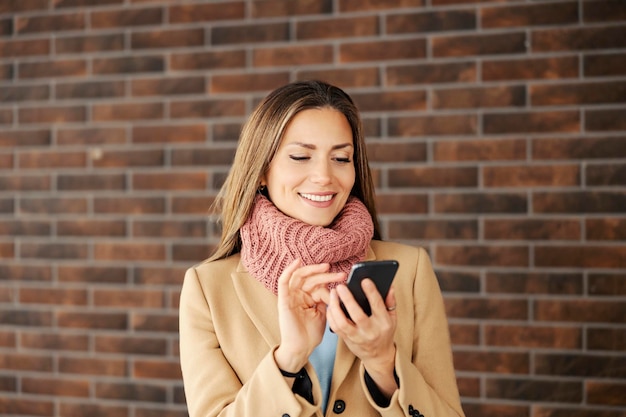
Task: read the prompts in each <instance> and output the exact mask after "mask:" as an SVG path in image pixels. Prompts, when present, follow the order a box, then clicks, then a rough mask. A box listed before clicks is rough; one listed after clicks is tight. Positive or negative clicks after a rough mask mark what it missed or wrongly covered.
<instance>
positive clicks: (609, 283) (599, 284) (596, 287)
mask: <svg viewBox="0 0 626 417" xmlns="http://www.w3.org/2000/svg"><path fill="white" fill-rule="evenodd" d="M588 292H589V294H591V295H605V296H612V297H619V296H621V295H626V280H625V279H624V276H622V275H620V274H619V273H617V274H608V273H607V274H602V273H597V274H592V275H591V276H590V277H589V290H588Z"/></svg>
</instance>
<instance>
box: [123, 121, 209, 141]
mask: <svg viewBox="0 0 626 417" xmlns="http://www.w3.org/2000/svg"><path fill="white" fill-rule="evenodd" d="M206 140H207V127H206V125H204V124H195V125H168V126H162V125H156V126H154V125H149V126H141V125H136V126H134V127H133V129H132V141H133V143H179V142H180V143H184V142H205V141H206Z"/></svg>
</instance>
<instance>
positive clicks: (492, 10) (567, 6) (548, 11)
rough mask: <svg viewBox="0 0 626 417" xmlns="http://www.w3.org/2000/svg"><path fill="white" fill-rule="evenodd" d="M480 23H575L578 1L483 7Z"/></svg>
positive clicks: (520, 24) (488, 26)
mask: <svg viewBox="0 0 626 417" xmlns="http://www.w3.org/2000/svg"><path fill="white" fill-rule="evenodd" d="M480 23H481V26H482V27H483V28H502V27H519V26H546V25H568V24H576V23H578V2H575V1H570V2H565V3H563V2H561V3H553V4H549V3H548V4H531V5H520V6H508V7H484V8H482V9H481V10H480Z"/></svg>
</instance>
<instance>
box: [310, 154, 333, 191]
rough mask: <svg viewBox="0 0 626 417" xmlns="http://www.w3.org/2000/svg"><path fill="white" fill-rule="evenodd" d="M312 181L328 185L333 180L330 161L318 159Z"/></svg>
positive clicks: (313, 170) (311, 176)
mask: <svg viewBox="0 0 626 417" xmlns="http://www.w3.org/2000/svg"><path fill="white" fill-rule="evenodd" d="M310 179H311V182H313V183H315V184H321V185H326V184H329V183H330V182H331V181H332V167H331V166H330V162H329V161H325V160H322V161H317V162H316V163H315V164H314V165H313V169H312V170H311V174H310Z"/></svg>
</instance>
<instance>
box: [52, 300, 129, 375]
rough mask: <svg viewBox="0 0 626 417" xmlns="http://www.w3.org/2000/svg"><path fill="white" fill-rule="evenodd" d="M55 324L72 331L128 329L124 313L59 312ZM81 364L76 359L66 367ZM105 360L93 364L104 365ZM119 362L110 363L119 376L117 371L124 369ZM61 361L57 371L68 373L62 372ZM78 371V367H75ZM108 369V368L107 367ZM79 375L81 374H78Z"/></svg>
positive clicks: (69, 361)
mask: <svg viewBox="0 0 626 417" xmlns="http://www.w3.org/2000/svg"><path fill="white" fill-rule="evenodd" d="M56 322H57V325H58V326H59V327H65V328H72V329H89V330H98V329H102V330H105V329H108V330H125V329H126V328H127V327H128V317H127V314H126V313H99V312H91V311H79V310H76V309H73V310H67V311H59V312H57V313H56ZM78 362H81V360H80V359H78V358H76V362H74V361H73V360H67V364H68V365H72V364H77V365H79V363H78ZM107 362H108V361H107V360H104V359H102V360H95V361H94V362H93V363H94V364H101V365H106V364H107ZM120 365H121V362H116V361H111V368H115V369H118V372H115V373H116V374H118V375H119V374H120V373H119V370H123V369H124V367H123V366H120ZM63 368H64V367H63V361H62V360H61V362H60V363H59V370H61V372H69V371H66V370H63ZM77 368H78V369H80V368H81V367H80V366H77ZM107 369H108V366H107ZM85 371H86V373H89V370H88V369H85ZM79 373H81V372H79Z"/></svg>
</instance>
